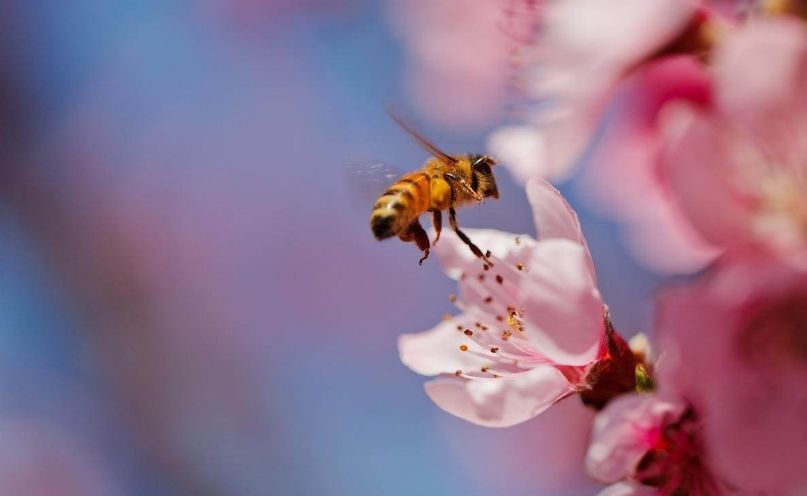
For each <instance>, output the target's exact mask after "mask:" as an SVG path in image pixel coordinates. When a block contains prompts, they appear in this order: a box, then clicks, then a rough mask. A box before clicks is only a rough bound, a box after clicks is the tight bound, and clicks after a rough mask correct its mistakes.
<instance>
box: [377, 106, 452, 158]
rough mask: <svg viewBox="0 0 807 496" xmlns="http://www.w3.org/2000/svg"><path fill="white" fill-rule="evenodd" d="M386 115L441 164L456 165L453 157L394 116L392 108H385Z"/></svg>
mask: <svg viewBox="0 0 807 496" xmlns="http://www.w3.org/2000/svg"><path fill="white" fill-rule="evenodd" d="M387 114H388V115H389V116H390V118H391V119H392V120H393V121H395V123H396V124H398V125H399V126H401V129H403V130H404V131H406V132H407V133H408V134H409V136H411V137H412V138H413V139H414V140H415V141H417V143H418V144H419V145H420V146H422V147H423V148H425V149H426V150H427V151H429V152H431V153H432V154H433V155H434V156H435V157H437V158H439V159H440V160H442V161H443V162H445V163H446V164H456V163H457V159H455V158H454V157H452V156H451V155H449V154H447V153H446V152H444V151H443V150H441V149H439V148H437V146H436V145H435V144H434V143H432V142H431V141H429V140H428V139H426V137H424V136H423V135H422V134H420V133H419V132H417V131H416V130H415V129H414V128H413V127H411V126H410V125H409V124H407V123H406V122H404V120H403V119H401V118H400V117H398V114H396V113H395V112H394V111H393V110H392V108H391V107H387Z"/></svg>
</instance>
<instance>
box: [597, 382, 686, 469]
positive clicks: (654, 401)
mask: <svg viewBox="0 0 807 496" xmlns="http://www.w3.org/2000/svg"><path fill="white" fill-rule="evenodd" d="M682 411H683V408H682V407H681V405H676V404H673V403H670V402H667V401H663V400H660V399H659V398H658V397H656V396H650V395H637V394H631V395H626V396H621V397H619V398H617V399H616V400H614V401H612V402H611V403H609V404H608V406H607V407H606V408H605V410H603V411H602V412H600V414H599V415H598V416H597V418H596V419H595V420H594V427H593V429H592V434H591V445H590V446H589V449H588V453H587V454H586V470H587V472H588V474H589V475H591V476H592V477H594V478H595V479H598V480H600V481H602V482H616V481H618V480H621V479H623V478H628V477H631V476H633V475H634V474H635V471H636V467H637V465H638V463H639V461H640V460H641V459H642V457H643V456H644V455H645V454H646V453H647V451H648V450H649V449H650V448H652V447H653V442H654V441H655V437H654V436H657V435H658V434H659V433H660V432H661V430H662V429H663V428H664V427H665V426H666V425H667V424H668V423H670V422H671V421H674V420H675V419H676V418H677V417H678V416H680V415H681V413H682Z"/></svg>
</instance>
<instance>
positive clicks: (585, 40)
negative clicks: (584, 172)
mask: <svg viewBox="0 0 807 496" xmlns="http://www.w3.org/2000/svg"><path fill="white" fill-rule="evenodd" d="M695 13H696V10H695V3H694V2H684V1H680V0H615V1H610V2H599V1H592V0H564V1H558V2H552V3H550V4H548V5H547V6H546V8H545V11H544V16H543V19H542V24H541V30H540V32H539V36H538V39H537V41H536V43H535V47H534V50H535V53H534V54H533V56H534V57H535V62H534V65H533V67H532V72H531V74H528V75H527V81H526V82H525V86H526V89H527V92H528V94H529V95H530V96H534V97H536V98H538V99H539V100H540V101H541V102H542V103H541V105H539V107H538V108H537V109H536V110H535V111H534V112H532V113H531V114H530V115H529V116H528V123H529V124H530V125H532V126H533V127H534V131H533V132H534V133H535V136H534V137H533V138H532V140H528V139H527V138H526V135H525V133H523V132H520V133H518V134H515V133H511V134H510V139H514V140H517V141H515V142H512V143H509V144H508V143H507V139H506V137H507V135H506V134H505V135H504V137H502V136H501V135H499V136H497V139H496V140H495V141H494V142H493V145H495V146H494V151H505V155H504V156H506V157H507V158H508V159H512V160H514V162H513V164H512V167H513V170H514V175H515V176H516V177H517V178H524V177H528V176H531V175H539V174H545V173H550V174H551V175H549V176H547V177H548V178H550V179H556V180H561V179H565V178H566V177H568V175H569V174H570V171H571V168H572V167H573V166H574V165H575V163H576V162H577V161H578V160H579V159H580V158H581V155H582V153H583V151H584V149H585V147H586V145H587V144H588V143H589V142H590V141H591V140H592V138H593V136H594V132H595V131H596V127H597V124H598V122H599V121H600V119H601V118H602V114H603V112H604V110H605V107H606V105H607V103H608V100H609V99H610V97H611V96H612V95H613V92H614V90H615V87H616V84H617V83H618V82H619V81H620V80H621V79H622V78H623V77H625V76H626V75H627V74H628V72H629V71H630V70H633V69H634V68H635V66H637V65H638V64H639V63H640V62H642V61H643V60H645V59H647V58H648V57H650V56H651V55H652V54H653V53H654V52H656V51H658V50H660V49H662V48H663V47H664V46H665V45H667V44H669V43H671V42H672V41H673V40H674V39H675V38H676V37H677V36H679V35H681V34H682V33H683V32H684V31H685V29H686V28H687V26H689V25H690V23H691V22H693V21H694V19H695ZM535 143H540V144H541V145H540V146H535ZM524 144H527V145H528V146H530V145H531V146H532V149H533V150H534V151H538V152H540V153H539V154H535V155H533V156H532V157H530V156H529V155H528V154H527V153H525V152H526V151H527V150H525V152H523V153H517V152H515V151H513V149H515V148H516V147H518V146H523V145H524ZM505 165H509V164H508V163H507V162H505ZM530 171H532V172H531V173H530Z"/></svg>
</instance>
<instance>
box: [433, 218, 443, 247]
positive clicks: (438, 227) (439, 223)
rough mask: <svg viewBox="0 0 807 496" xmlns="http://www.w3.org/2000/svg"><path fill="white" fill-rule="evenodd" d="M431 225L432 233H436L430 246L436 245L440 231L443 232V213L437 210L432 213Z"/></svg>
mask: <svg viewBox="0 0 807 496" xmlns="http://www.w3.org/2000/svg"><path fill="white" fill-rule="evenodd" d="M432 225H433V226H434V231H435V232H436V233H437V236H436V237H435V238H434V242H433V243H432V245H437V242H438V241H439V240H440V231H442V230H443V212H441V211H439V210H433V211H432Z"/></svg>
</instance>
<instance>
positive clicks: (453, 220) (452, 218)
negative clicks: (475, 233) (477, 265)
mask: <svg viewBox="0 0 807 496" xmlns="http://www.w3.org/2000/svg"><path fill="white" fill-rule="evenodd" d="M448 222H449V223H450V224H451V229H453V230H454V232H455V233H457V236H459V238H460V239H461V240H462V242H463V243H465V244H466V245H468V247H469V248H470V249H471V251H472V252H473V254H474V255H476V256H477V257H479V258H480V259H481V260H482V263H483V264H484V266H485V269H486V270H487V269H488V268H490V267H493V262H491V261H490V258H489V256H490V252H488V253H487V254H485V253H482V250H480V249H479V247H478V246H476V245H475V244H474V243H473V241H471V238H469V237H468V235H467V234H465V233H464V232H462V231H461V230H460V226H459V225H458V224H457V211H456V210H454V207H451V208H449V209H448Z"/></svg>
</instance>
